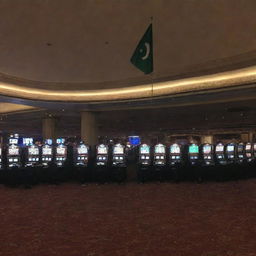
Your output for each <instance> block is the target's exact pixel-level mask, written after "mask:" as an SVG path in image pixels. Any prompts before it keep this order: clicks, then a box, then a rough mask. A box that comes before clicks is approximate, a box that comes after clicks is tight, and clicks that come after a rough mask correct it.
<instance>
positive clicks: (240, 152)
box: [237, 142, 245, 163]
mask: <svg viewBox="0 0 256 256" xmlns="http://www.w3.org/2000/svg"><path fill="white" fill-rule="evenodd" d="M237 158H238V162H239V163H243V162H244V161H245V145H244V143H243V142H240V143H238V144H237Z"/></svg>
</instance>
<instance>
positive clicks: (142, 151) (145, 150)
mask: <svg viewBox="0 0 256 256" xmlns="http://www.w3.org/2000/svg"><path fill="white" fill-rule="evenodd" d="M138 157H139V159H138V168H137V181H138V182H139V183H140V182H142V183H144V182H145V181H146V180H147V179H148V178H149V175H150V170H151V152H150V146H149V145H148V144H145V143H144V144H141V145H140V146H139V156H138Z"/></svg>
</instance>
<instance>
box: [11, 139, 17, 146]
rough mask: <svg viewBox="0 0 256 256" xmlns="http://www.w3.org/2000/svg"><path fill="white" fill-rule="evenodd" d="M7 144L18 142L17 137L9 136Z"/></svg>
mask: <svg viewBox="0 0 256 256" xmlns="http://www.w3.org/2000/svg"><path fill="white" fill-rule="evenodd" d="M9 144H14V145H17V144H18V139H17V138H10V139H9Z"/></svg>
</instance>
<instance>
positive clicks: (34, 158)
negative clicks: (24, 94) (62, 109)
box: [0, 135, 126, 169]
mask: <svg viewBox="0 0 256 256" xmlns="http://www.w3.org/2000/svg"><path fill="white" fill-rule="evenodd" d="M28 139H29V141H27V142H26V144H27V145H26V146H20V145H19V137H18V135H12V136H10V138H9V139H8V144H7V147H6V150H5V154H3V150H2V147H0V168H1V169H3V168H14V167H16V168H21V167H37V166H42V167H48V166H49V165H50V164H52V163H54V164H56V166H57V167H63V166H64V164H65V162H66V161H67V160H68V144H66V143H65V139H63V138H59V139H57V140H56V143H53V141H52V140H51V139H47V140H45V142H44V144H42V145H38V144H35V143H34V142H33V139H32V138H28ZM71 150H72V154H71V155H72V163H73V164H74V165H75V166H77V167H86V166H88V163H89V159H92V152H91V150H90V147H89V145H86V144H85V143H83V142H80V143H78V144H76V145H72V147H71ZM111 150H112V152H111V154H110V148H109V146H108V145H105V144H99V145H97V146H96V157H95V165H96V166H97V167H106V166H109V164H110V163H111V165H112V166H113V167H124V166H125V165H126V156H125V155H126V154H125V146H124V145H122V144H120V143H118V144H116V145H114V146H113V147H112V148H111ZM69 151H70V148H69ZM4 157H5V158H6V163H5V164H3V158H4ZM69 160H70V159H69Z"/></svg>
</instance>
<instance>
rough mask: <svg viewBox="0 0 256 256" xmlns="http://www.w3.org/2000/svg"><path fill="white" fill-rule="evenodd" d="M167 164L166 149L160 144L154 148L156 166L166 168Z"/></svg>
mask: <svg viewBox="0 0 256 256" xmlns="http://www.w3.org/2000/svg"><path fill="white" fill-rule="evenodd" d="M165 164H166V147H165V145H163V144H161V143H159V144H157V145H155V147H154V165H155V166H165Z"/></svg>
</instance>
